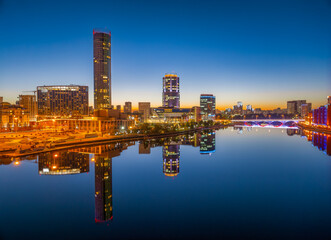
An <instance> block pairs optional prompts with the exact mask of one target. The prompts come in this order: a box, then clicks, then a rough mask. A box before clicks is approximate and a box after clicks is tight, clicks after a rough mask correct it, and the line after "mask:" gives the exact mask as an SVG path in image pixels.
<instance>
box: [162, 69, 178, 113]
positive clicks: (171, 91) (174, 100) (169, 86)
mask: <svg viewBox="0 0 331 240" xmlns="http://www.w3.org/2000/svg"><path fill="white" fill-rule="evenodd" d="M162 98H163V107H170V108H180V101H179V77H178V76H177V75H176V74H166V75H165V76H164V77H163V92H162Z"/></svg>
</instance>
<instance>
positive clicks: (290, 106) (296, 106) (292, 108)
mask: <svg viewBox="0 0 331 240" xmlns="http://www.w3.org/2000/svg"><path fill="white" fill-rule="evenodd" d="M305 103H306V100H294V101H288V102H287V114H298V115H301V105H302V104H305Z"/></svg>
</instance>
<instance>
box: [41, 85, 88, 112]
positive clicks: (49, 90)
mask: <svg viewBox="0 0 331 240" xmlns="http://www.w3.org/2000/svg"><path fill="white" fill-rule="evenodd" d="M37 99H38V115H43V116H86V115H88V109H89V107H88V87H87V86H78V85H58V86H39V87H37Z"/></svg>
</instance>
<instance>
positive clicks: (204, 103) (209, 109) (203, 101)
mask: <svg viewBox="0 0 331 240" xmlns="http://www.w3.org/2000/svg"><path fill="white" fill-rule="evenodd" d="M200 113H201V117H202V120H213V119H214V118H215V96H213V94H201V95H200Z"/></svg>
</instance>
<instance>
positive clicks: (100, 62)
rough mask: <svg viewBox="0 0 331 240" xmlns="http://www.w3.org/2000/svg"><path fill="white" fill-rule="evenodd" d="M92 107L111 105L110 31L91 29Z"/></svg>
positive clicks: (102, 107) (99, 107)
mask: <svg viewBox="0 0 331 240" xmlns="http://www.w3.org/2000/svg"><path fill="white" fill-rule="evenodd" d="M93 64H94V109H96V110H99V109H106V108H110V107H111V33H110V32H102V31H95V30H94V31H93Z"/></svg>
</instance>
